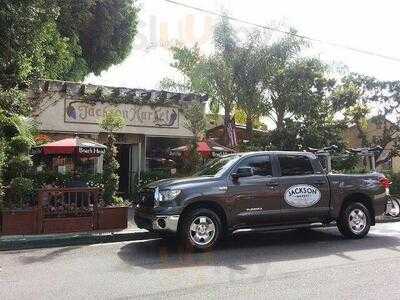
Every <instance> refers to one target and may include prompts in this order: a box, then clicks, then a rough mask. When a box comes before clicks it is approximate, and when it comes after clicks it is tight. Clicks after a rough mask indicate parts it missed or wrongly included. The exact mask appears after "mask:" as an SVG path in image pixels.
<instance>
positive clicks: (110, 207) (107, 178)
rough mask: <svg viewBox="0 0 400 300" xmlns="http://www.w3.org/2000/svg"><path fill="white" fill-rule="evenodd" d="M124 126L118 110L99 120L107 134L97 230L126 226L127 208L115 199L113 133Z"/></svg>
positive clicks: (115, 176) (115, 179)
mask: <svg viewBox="0 0 400 300" xmlns="http://www.w3.org/2000/svg"><path fill="white" fill-rule="evenodd" d="M124 126H125V119H124V118H123V116H122V115H121V113H120V112H119V111H118V110H110V111H108V112H106V113H105V114H104V117H103V118H102V119H101V120H100V128H101V129H103V130H104V131H106V132H107V133H108V136H107V149H106V152H105V154H104V167H103V186H104V192H103V199H102V201H101V202H100V206H99V208H98V217H97V229H119V228H121V229H122V228H126V227H127V226H128V206H127V205H126V203H125V202H124V200H123V199H122V198H121V197H116V191H117V188H118V183H119V176H118V173H117V171H118V168H119V164H118V161H117V160H116V155H117V149H116V147H115V137H114V133H115V132H116V131H118V130H120V129H121V128H122V127H124Z"/></svg>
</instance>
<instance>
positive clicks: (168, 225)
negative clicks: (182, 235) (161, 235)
mask: <svg viewBox="0 0 400 300" xmlns="http://www.w3.org/2000/svg"><path fill="white" fill-rule="evenodd" d="M134 219H135V223H136V225H137V226H138V227H139V228H142V229H147V230H149V231H161V232H172V233H175V232H177V231H178V224H179V215H151V214H144V213H140V212H135V216H134Z"/></svg>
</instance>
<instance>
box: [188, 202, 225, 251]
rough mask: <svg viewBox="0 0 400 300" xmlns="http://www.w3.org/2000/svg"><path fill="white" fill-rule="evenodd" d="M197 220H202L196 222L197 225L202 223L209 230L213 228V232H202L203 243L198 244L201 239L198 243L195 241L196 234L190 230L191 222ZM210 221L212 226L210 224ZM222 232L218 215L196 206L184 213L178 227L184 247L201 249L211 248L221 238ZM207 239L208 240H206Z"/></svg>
mask: <svg viewBox="0 0 400 300" xmlns="http://www.w3.org/2000/svg"><path fill="white" fill-rule="evenodd" d="M199 220H201V221H203V222H202V223H198V224H197V226H200V225H202V226H203V225H204V226H207V228H208V229H210V230H211V229H212V228H214V229H215V230H214V233H213V234H211V233H210V234H209V233H207V232H205V233H204V236H205V237H206V238H205V239H203V244H200V243H202V242H201V240H199V241H198V243H196V242H195V240H196V238H197V237H198V235H196V231H193V230H191V226H192V225H193V223H195V222H197V221H199ZM204 221H206V222H204ZM211 222H212V224H213V226H214V227H212V226H211ZM222 233H223V230H222V223H221V219H220V217H219V216H218V215H217V214H216V213H215V212H214V211H212V210H210V209H207V208H198V209H195V210H193V211H191V212H189V213H188V214H186V215H185V217H184V219H183V223H182V226H181V228H180V236H181V239H182V241H183V243H184V244H185V245H186V247H187V248H189V249H194V250H201V251H206V250H210V249H212V248H213V247H214V246H215V245H216V244H217V243H218V241H219V240H220V239H221V237H222ZM208 239H210V240H209V241H207V240H208Z"/></svg>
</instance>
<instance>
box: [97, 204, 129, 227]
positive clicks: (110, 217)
mask: <svg viewBox="0 0 400 300" xmlns="http://www.w3.org/2000/svg"><path fill="white" fill-rule="evenodd" d="M97 225H98V227H97V229H103V230H104V229H124V228H127V227H128V207H102V208H98V214H97Z"/></svg>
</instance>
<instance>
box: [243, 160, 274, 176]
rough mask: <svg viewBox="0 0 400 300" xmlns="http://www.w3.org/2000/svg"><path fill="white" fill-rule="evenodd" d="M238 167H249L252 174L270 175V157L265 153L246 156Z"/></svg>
mask: <svg viewBox="0 0 400 300" xmlns="http://www.w3.org/2000/svg"><path fill="white" fill-rule="evenodd" d="M238 167H239V168H242V167H251V168H252V170H253V174H254V175H258V176H269V177H272V164H271V159H270V157H269V156H267V155H263V156H254V157H249V158H246V159H245V160H243V161H242V162H241V163H240V164H239V166H238Z"/></svg>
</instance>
